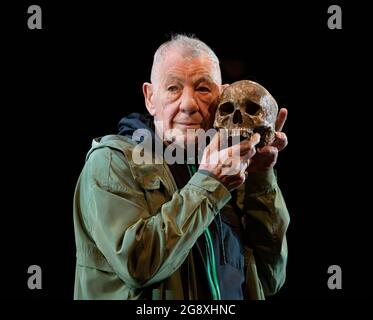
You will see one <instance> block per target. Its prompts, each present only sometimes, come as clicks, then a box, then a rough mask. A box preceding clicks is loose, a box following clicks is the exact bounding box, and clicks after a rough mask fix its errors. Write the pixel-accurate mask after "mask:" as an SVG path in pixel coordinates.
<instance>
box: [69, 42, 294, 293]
mask: <svg viewBox="0 0 373 320" xmlns="http://www.w3.org/2000/svg"><path fill="white" fill-rule="evenodd" d="M223 88H224V86H223V85H222V81H221V74H220V67H219V61H218V59H217V57H216V55H215V54H214V52H213V51H212V50H211V49H210V48H209V47H208V46H207V45H206V44H205V43H203V42H201V41H200V40H197V39H195V38H191V37H187V36H183V35H178V36H175V37H174V38H172V39H171V40H170V41H168V42H166V43H164V44H162V45H161V46H160V47H159V48H158V50H157V51H156V53H155V56H154V62H153V67H152V72H151V83H144V85H143V93H144V97H145V104H146V107H147V109H148V111H149V115H140V114H131V115H130V116H128V117H126V118H124V119H122V120H121V122H120V132H119V134H118V135H110V136H105V137H103V138H100V139H96V140H94V141H93V145H92V148H91V150H90V151H89V152H88V155H87V157H86V163H85V166H84V168H83V171H82V173H81V175H80V178H79V181H78V184H77V187H76V192H75V197H74V227H75V238H76V247H77V264H76V278H75V292H74V297H75V299H185V300H192V299H214V300H220V299H264V297H265V295H271V294H274V293H275V292H277V291H278V290H279V288H280V287H281V286H282V285H283V283H284V280H285V267H286V259H287V244H286V237H285V234H286V230H287V226H288V223H289V215H288V212H287V209H286V205H285V202H284V200H283V197H282V195H281V192H280V189H279V187H278V185H277V182H276V177H275V175H274V172H273V166H274V164H275V162H276V159H277V154H278V151H280V150H281V149H283V148H284V147H285V146H286V144H287V138H286V135H285V134H284V133H282V132H280V130H281V128H282V125H283V123H284V122H285V118H286V113H287V111H286V110H285V109H281V110H280V112H279V115H278V119H277V123H276V127H277V129H278V132H276V139H275V140H274V142H273V143H272V145H269V146H266V147H263V148H261V149H260V148H258V150H256V147H255V146H256V144H257V143H258V142H259V139H260V136H259V135H258V134H255V135H253V136H252V137H251V138H250V139H246V140H245V141H242V142H241V143H239V144H235V145H233V146H230V147H228V148H225V149H221V148H220V147H219V146H220V141H221V139H223V136H222V134H221V133H217V134H216V135H215V136H214V137H213V139H212V141H211V143H210V144H209V145H208V146H207V147H206V148H204V151H203V156H202V161H201V162H200V163H197V162H196V163H192V164H190V162H189V161H188V163H187V161H185V163H168V162H167V161H161V162H159V161H158V162H157V161H151V162H150V163H149V162H148V163H138V162H137V161H135V160H134V159H135V157H134V150H135V149H136V146H138V145H139V144H140V143H141V142H142V141H143V140H141V139H137V138H134V137H136V135H134V133H135V132H136V130H138V129H146V130H148V132H149V133H150V137H151V141H152V142H153V145H157V143H156V142H157V141H158V142H159V141H161V145H162V146H163V148H161V151H160V152H159V150H153V149H152V153H151V155H152V159H153V160H154V159H155V158H158V160H159V158H161V159H164V160H165V157H164V154H163V151H164V149H165V148H166V147H167V146H169V145H171V144H175V145H176V146H177V148H179V149H185V148H186V146H188V145H190V144H195V143H196V140H197V139H196V138H197V135H196V134H195V130H197V129H203V130H208V129H210V128H211V127H212V122H213V118H214V112H215V109H216V106H217V101H218V97H219V95H220V93H221V91H222V89H223ZM193 129H195V130H193ZM158 149H159V148H158ZM213 158H214V159H219V160H218V161H211V159H213ZM166 160H167V159H166ZM185 160H186V159H185ZM234 160H237V161H236V162H235V161H234ZM228 163H229V164H231V165H233V166H235V169H236V170H233V171H231V173H230V174H226V171H224V168H226V167H227V164H228ZM234 163H235V164H234Z"/></svg>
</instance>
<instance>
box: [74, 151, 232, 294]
mask: <svg viewBox="0 0 373 320" xmlns="http://www.w3.org/2000/svg"><path fill="white" fill-rule="evenodd" d="M162 187H163V186H160V188H162ZM78 188H80V192H79V193H80V194H85V196H84V197H83V196H82V197H81V200H80V202H81V203H80V207H81V211H82V215H83V216H84V220H85V221H86V225H87V229H88V232H89V234H90V236H91V237H92V239H93V241H94V242H95V244H96V246H97V247H98V249H99V250H100V251H101V252H102V253H103V255H104V256H105V258H106V260H107V261H108V263H109V264H110V266H111V267H112V269H113V270H114V272H115V273H116V274H117V275H118V276H119V277H120V278H121V279H122V280H123V281H124V282H125V283H126V284H127V285H129V286H131V287H133V288H141V287H146V286H149V285H151V284H153V283H155V282H158V281H161V280H163V279H165V278H167V277H169V276H170V275H171V274H173V273H174V272H175V271H176V270H177V269H178V268H179V267H180V266H181V264H182V263H183V261H184V260H185V258H186V257H187V255H188V253H189V251H190V249H191V248H192V246H193V245H194V243H195V241H196V240H197V238H198V237H199V236H200V235H201V234H202V233H203V231H204V230H205V228H206V227H207V226H208V225H209V224H210V223H211V222H212V220H213V218H214V216H215V215H216V214H217V213H218V211H219V210H220V209H221V208H222V207H223V206H224V205H225V204H226V203H227V202H228V201H229V199H230V193H229V191H228V190H227V189H226V188H225V187H224V186H223V185H222V184H221V183H220V182H218V181H216V180H215V179H214V178H211V177H208V176H206V175H203V174H201V173H198V172H197V173H196V174H194V176H193V177H192V178H191V179H190V181H189V182H188V184H187V185H186V186H185V187H184V188H183V189H181V190H179V191H176V192H175V193H174V194H173V195H172V197H170V198H169V199H168V200H169V201H168V202H165V203H163V204H162V203H160V204H159V206H160V207H159V209H158V211H157V212H156V213H155V214H152V215H151V214H150V212H149V207H148V203H147V200H146V199H147V198H146V197H145V194H144V192H143V190H142V189H141V188H140V187H139V185H138V183H137V182H136V181H135V179H134V178H133V176H132V174H131V168H130V166H129V163H128V161H127V159H126V158H125V157H124V155H123V154H121V153H120V152H118V151H115V150H111V149H109V148H102V149H98V150H96V151H95V152H93V153H92V154H91V156H90V157H89V159H88V160H87V162H86V165H85V168H84V169H83V173H82V177H81V183H80V185H79V186H78ZM154 199H155V200H157V199H158V200H159V201H160V202H162V199H163V196H162V193H161V189H160V190H154ZM148 201H149V200H148Z"/></svg>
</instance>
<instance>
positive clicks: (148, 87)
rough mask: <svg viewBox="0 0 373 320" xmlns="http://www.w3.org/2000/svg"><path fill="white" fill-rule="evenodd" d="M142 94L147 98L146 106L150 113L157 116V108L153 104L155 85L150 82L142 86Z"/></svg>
mask: <svg viewBox="0 0 373 320" xmlns="http://www.w3.org/2000/svg"><path fill="white" fill-rule="evenodd" d="M142 92H143V94H144V98H145V106H146V109H148V111H149V113H150V114H151V115H152V116H154V115H155V106H154V104H153V85H152V84H151V83H149V82H145V83H144V84H143V85H142Z"/></svg>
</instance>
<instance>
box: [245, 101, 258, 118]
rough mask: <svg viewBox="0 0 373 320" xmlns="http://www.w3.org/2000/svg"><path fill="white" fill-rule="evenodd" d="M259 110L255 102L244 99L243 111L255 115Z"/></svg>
mask: <svg viewBox="0 0 373 320" xmlns="http://www.w3.org/2000/svg"><path fill="white" fill-rule="evenodd" d="M259 110H260V106H259V105H257V104H256V103H255V102H252V101H246V103H245V112H246V113H247V114H249V115H252V116H253V115H255V114H256V113H257V112H258V111H259Z"/></svg>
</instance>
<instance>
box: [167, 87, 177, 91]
mask: <svg viewBox="0 0 373 320" xmlns="http://www.w3.org/2000/svg"><path fill="white" fill-rule="evenodd" d="M177 90H178V87H177V86H168V87H167V91H168V92H176V91H177Z"/></svg>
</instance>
